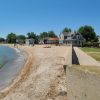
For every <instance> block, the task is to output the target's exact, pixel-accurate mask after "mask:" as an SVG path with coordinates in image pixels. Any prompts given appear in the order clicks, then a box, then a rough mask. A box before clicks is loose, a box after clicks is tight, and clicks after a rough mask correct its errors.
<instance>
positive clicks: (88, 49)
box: [81, 47, 100, 52]
mask: <svg viewBox="0 0 100 100" xmlns="http://www.w3.org/2000/svg"><path fill="white" fill-rule="evenodd" d="M81 49H82V50H83V51H85V52H100V48H88V47H86V48H85V47H84V48H81Z"/></svg>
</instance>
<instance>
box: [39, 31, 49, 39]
mask: <svg viewBox="0 0 100 100" xmlns="http://www.w3.org/2000/svg"><path fill="white" fill-rule="evenodd" d="M39 37H40V39H43V38H46V37H48V33H47V32H42V33H40V36H39Z"/></svg>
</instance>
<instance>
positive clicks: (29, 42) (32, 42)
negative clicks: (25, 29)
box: [25, 39, 34, 45]
mask: <svg viewBox="0 0 100 100" xmlns="http://www.w3.org/2000/svg"><path fill="white" fill-rule="evenodd" d="M25 44H26V45H34V39H26V40H25Z"/></svg>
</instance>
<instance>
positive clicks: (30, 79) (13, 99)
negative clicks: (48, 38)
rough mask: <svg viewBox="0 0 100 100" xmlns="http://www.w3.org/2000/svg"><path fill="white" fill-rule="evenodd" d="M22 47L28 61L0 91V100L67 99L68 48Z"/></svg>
mask: <svg viewBox="0 0 100 100" xmlns="http://www.w3.org/2000/svg"><path fill="white" fill-rule="evenodd" d="M43 47H44V46H34V47H31V46H20V47H19V48H20V49H22V50H24V51H25V52H26V53H27V61H26V63H25V65H24V67H23V69H22V71H21V72H20V73H19V76H18V77H17V78H16V79H15V80H14V81H13V83H12V84H11V85H10V86H9V87H7V88H6V89H4V90H2V91H1V92H0V100H67V92H66V75H65V73H64V69H63V65H64V64H65V62H66V59H67V56H68V47H66V46H61V47H59V46H52V47H51V48H43Z"/></svg>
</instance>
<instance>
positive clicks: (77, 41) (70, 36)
mask: <svg viewBox="0 0 100 100" xmlns="http://www.w3.org/2000/svg"><path fill="white" fill-rule="evenodd" d="M59 41H60V42H63V43H66V44H67V45H71V44H72V45H74V46H82V45H83V43H84V41H85V39H84V38H83V36H82V35H81V34H80V33H77V32H62V33H60V39H59Z"/></svg>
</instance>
